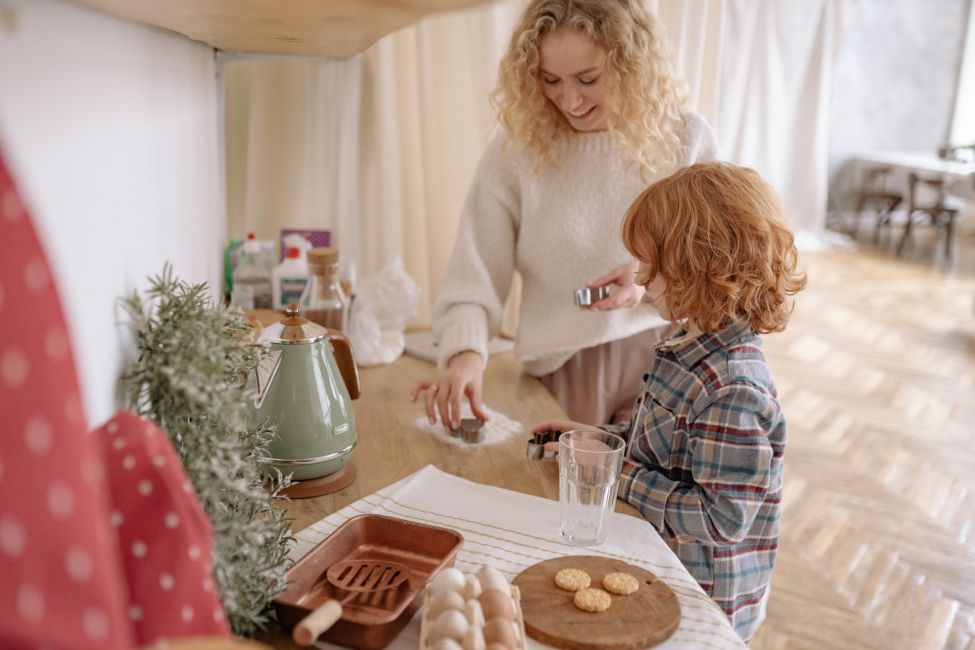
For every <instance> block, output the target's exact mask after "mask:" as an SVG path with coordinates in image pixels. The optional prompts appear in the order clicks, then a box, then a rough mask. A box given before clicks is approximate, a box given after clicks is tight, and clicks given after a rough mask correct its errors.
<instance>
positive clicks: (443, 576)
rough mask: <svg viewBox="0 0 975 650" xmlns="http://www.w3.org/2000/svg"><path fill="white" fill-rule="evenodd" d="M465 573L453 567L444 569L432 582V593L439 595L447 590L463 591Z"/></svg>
mask: <svg viewBox="0 0 975 650" xmlns="http://www.w3.org/2000/svg"><path fill="white" fill-rule="evenodd" d="M464 584H465V582H464V574H463V573H461V572H460V571H458V570H457V569H454V568H453V567H450V568H447V569H444V570H442V571H441V572H440V573H438V574H437V575H436V577H434V579H433V582H431V583H430V594H431V595H432V596H438V595H440V594H442V593H443V592H445V591H461V590H463V589H464Z"/></svg>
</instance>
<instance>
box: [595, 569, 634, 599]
mask: <svg viewBox="0 0 975 650" xmlns="http://www.w3.org/2000/svg"><path fill="white" fill-rule="evenodd" d="M603 587H604V588H605V589H606V591H609V592H611V593H614V594H619V595H620V596H629V595H630V594H632V593H633V592H634V591H636V590H637V589H639V588H640V581H639V580H637V579H636V578H635V577H634V576H631V575H630V574H629V573H621V572H618V571H617V572H615V573H608V574H606V577H605V578H603Z"/></svg>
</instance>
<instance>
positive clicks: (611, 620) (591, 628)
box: [512, 555, 680, 650]
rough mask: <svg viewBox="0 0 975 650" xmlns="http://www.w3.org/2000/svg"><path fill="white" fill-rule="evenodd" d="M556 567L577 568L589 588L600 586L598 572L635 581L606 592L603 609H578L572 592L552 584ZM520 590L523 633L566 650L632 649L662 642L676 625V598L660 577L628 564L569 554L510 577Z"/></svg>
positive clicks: (559, 568) (556, 571) (677, 608)
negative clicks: (625, 591)
mask: <svg viewBox="0 0 975 650" xmlns="http://www.w3.org/2000/svg"><path fill="white" fill-rule="evenodd" d="M562 569H582V570H583V571H586V572H587V573H589V576H590V578H592V584H590V587H597V588H600V589H601V588H602V580H603V576H605V575H606V574H607V573H612V572H614V571H620V572H622V573H629V574H630V575H632V576H634V577H636V578H637V580H639V581H640V588H639V589H638V590H637V591H636V592H634V593H632V594H630V595H629V596H618V595H616V594H610V596H611V597H612V599H613V602H612V604H611V605H610V606H609V609H607V610H606V611H604V612H599V613H591V612H584V611H582V610H581V609H579V608H578V607H576V606H575V605H574V604H573V603H572V598H573V596H574V595H575V594H574V593H573V592H571V591H564V590H562V589H559V588H558V587H556V586H555V574H556V573H558V572H559V571H560V570H562ZM512 583H513V584H515V585H517V586H518V588H519V589H520V590H521V611H522V615H523V617H524V620H525V631H526V632H527V633H528V636H530V637H532V638H533V639H536V640H538V641H541V642H542V643H546V644H548V645H551V646H555V647H557V648H566V649H567V650H633V649H634V648H646V647H650V646H654V645H657V644H658V643H660V642H662V641H664V640H666V639H667V638H668V637H669V636H670V635H671V634H673V633H674V630H676V629H677V625H678V624H679V623H680V604H679V603H678V602H677V596H676V595H675V594H674V592H673V591H671V589H670V587H668V586H667V585H666V584H665V583H664V582H663V581H662V580H660V579H659V578H658V577H657V576H655V575H653V574H652V573H650V572H649V571H645V570H643V569H641V568H639V567H635V566H633V565H632V564H627V563H626V562H621V561H619V560H613V559H611V558H606V557H599V556H595V555H569V556H566V557H558V558H553V559H551V560H545V561H544V562H539V563H538V564H536V565H534V566H530V567H528V568H527V569H525V570H524V571H522V572H521V573H519V574H518V575H517V576H515V579H514V580H513V581H512Z"/></svg>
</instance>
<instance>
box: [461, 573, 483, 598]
mask: <svg viewBox="0 0 975 650" xmlns="http://www.w3.org/2000/svg"><path fill="white" fill-rule="evenodd" d="M464 580H465V581H466V584H464V598H465V599H466V600H470V599H471V598H477V597H478V596H480V595H481V581H480V580H478V579H477V576H476V575H474V574H473V573H468V574H467V575H466V576H464Z"/></svg>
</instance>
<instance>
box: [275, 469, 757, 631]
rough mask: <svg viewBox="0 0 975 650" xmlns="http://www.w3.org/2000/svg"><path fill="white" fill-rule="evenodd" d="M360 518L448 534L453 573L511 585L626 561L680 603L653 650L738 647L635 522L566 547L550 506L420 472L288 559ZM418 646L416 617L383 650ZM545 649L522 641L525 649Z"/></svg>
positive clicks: (713, 608)
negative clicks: (479, 573) (502, 579)
mask: <svg viewBox="0 0 975 650" xmlns="http://www.w3.org/2000/svg"><path fill="white" fill-rule="evenodd" d="M366 513H371V514H380V515H387V516H392V517H399V518H401V519H411V520H413V521H417V522H420V523H425V524H432V525H437V526H443V527H445V528H451V529H453V530H456V531H457V532H459V533H460V534H461V535H463V536H464V545H463V547H462V549H461V551H460V553H459V554H458V555H457V563H456V565H455V566H456V567H457V568H458V569H460V570H461V571H465V572H471V571H476V570H477V569H479V568H480V567H482V566H485V565H488V566H493V567H494V568H496V569H498V570H499V571H501V572H502V573H504V574H505V575H506V576H507V577H508V579H509V580H511V579H513V578H514V577H515V576H516V575H518V574H519V573H521V572H522V571H523V570H525V569H526V568H528V567H529V566H532V565H533V564H536V563H538V562H541V561H542V560H547V559H549V558H553V557H559V556H563V555H605V556H606V557H612V558H614V559H618V560H622V561H624V562H628V563H630V564H633V565H634V566H638V567H641V568H643V569H646V570H647V571H650V572H652V573H654V574H655V575H657V576H658V577H660V578H662V579H663V580H664V581H665V582H666V583H667V584H668V585H669V586H670V588H671V589H673V590H674V593H676V594H677V597H678V599H679V600H680V606H681V613H682V615H681V622H680V627H679V628H678V629H677V631H676V632H674V634H673V636H671V637H670V639H668V640H667V641H666V642H664V643H662V644H660V645H659V646H656V647H658V648H661V649H664V650H665V649H675V648H742V647H745V645H744V643H742V641H741V640H740V639H739V638H738V636H737V635H736V634H735V632H734V630H733V629H732V627H731V625H730V623H729V622H728V619H727V618H726V617H725V615H724V613H722V612H721V610H720V609H718V607H717V605H715V604H714V603H713V601H711V600H710V599H709V598H708V597H707V595H705V593H704V592H703V591H702V590H701V588H700V587H699V586H698V584H697V582H695V581H694V578H692V577H691V575H690V574H689V573H688V572H687V570H686V569H685V568H684V567H683V565H681V563H680V561H679V560H678V559H677V556H675V555H674V554H673V553H672V552H671V551H670V549H669V548H667V546H666V544H664V542H663V540H662V539H661V538H660V536H659V535H658V534H657V531H655V530H654V529H653V527H652V526H651V525H650V524H648V523H647V522H645V521H643V520H642V519H638V518H636V517H631V516H628V515H623V514H619V513H614V514H613V519H612V521H611V523H610V531H609V539H608V540H607V541H606V543H604V544H601V545H600V546H596V547H588V548H579V547H575V546H570V545H569V544H567V543H565V542H564V541H562V538H561V536H560V534H559V504H558V502H557V501H553V500H550V499H542V498H539V497H533V496H529V495H526V494H521V493H519V492H512V491H510V490H503V489H500V488H496V487H491V486H487V485H481V484H479V483H473V482H471V481H467V480H465V479H462V478H458V477H456V476H453V475H451V474H447V473H445V472H441V471H440V470H438V469H437V468H435V467H433V466H432V465H428V466H426V467H424V468H423V469H422V470H420V471H418V472H416V473H415V474H413V475H411V476H408V477H406V478H405V479H403V480H402V481H399V482H398V483H394V484H393V485H390V486H388V487H386V488H384V489H382V490H380V491H379V492H376V493H375V494H371V495H369V496H367V497H364V498H362V499H360V500H359V501H356V502H355V503H353V504H351V505H349V506H347V507H345V508H343V509H342V510H339V511H338V512H336V513H334V514H332V515H330V516H328V517H326V518H325V519H322V520H321V521H319V522H317V523H315V524H313V525H311V526H309V527H308V528H306V529H304V530H302V531H301V532H299V533H298V534H297V535H296V537H297V544H296V546H295V547H294V549H293V550H292V557H293V558H294V559H296V560H297V559H298V558H300V557H301V556H303V555H304V554H306V553H307V552H308V551H310V550H311V549H312V547H314V546H315V544H317V543H318V542H320V541H321V540H323V539H325V537H327V536H328V535H329V533H331V532H332V531H333V530H335V529H336V528H338V527H339V526H340V525H341V524H342V523H344V522H345V521H346V520H348V519H350V518H352V517H354V516H356V515H360V514H366ZM419 639H420V624H419V615H418V616H417V617H416V618H414V619H413V621H412V622H411V623H410V624H409V625H408V626H407V627H406V628H405V629H404V630H403V632H401V633H400V635H399V636H398V637H397V638H396V639H395V640H394V641H393V643H392V644H391V645H390V646H389V647H390V648H393V649H396V650H399V649H402V650H415V648H417V647H418V645H419ZM319 647H321V648H333V647H335V646H331V645H327V644H319ZM546 647H548V646H545V645H543V644H541V643H538V642H536V641H534V640H532V639H528V648H530V649H533V648H546Z"/></svg>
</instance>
